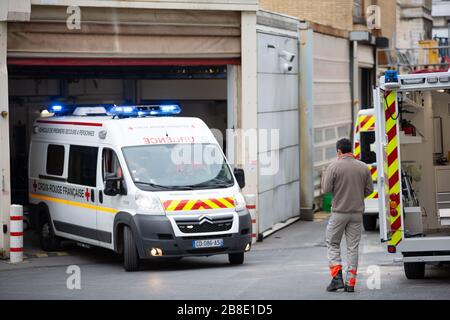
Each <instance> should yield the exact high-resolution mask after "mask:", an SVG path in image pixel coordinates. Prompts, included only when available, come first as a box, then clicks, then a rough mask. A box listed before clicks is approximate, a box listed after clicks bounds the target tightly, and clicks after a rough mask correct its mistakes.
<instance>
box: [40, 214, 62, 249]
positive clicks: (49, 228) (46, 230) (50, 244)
mask: <svg viewBox="0 0 450 320" xmlns="http://www.w3.org/2000/svg"><path fill="white" fill-rule="evenodd" d="M39 239H40V242H41V248H42V250H44V251H56V250H58V249H59V247H60V244H61V239H60V238H59V237H58V236H56V235H55V231H54V230H53V225H52V222H51V219H50V215H49V214H48V213H42V214H41V216H40V223H39Z"/></svg>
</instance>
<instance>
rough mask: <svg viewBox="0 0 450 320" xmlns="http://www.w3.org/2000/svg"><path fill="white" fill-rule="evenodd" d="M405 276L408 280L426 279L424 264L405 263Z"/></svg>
mask: <svg viewBox="0 0 450 320" xmlns="http://www.w3.org/2000/svg"><path fill="white" fill-rule="evenodd" d="M403 266H404V269H405V276H406V278H407V279H423V278H425V263H424V262H405V263H404V264H403Z"/></svg>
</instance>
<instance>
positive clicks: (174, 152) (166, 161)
mask: <svg viewBox="0 0 450 320" xmlns="http://www.w3.org/2000/svg"><path fill="white" fill-rule="evenodd" d="M123 154H124V157H125V160H126V162H127V166H128V169H129V171H130V174H131V177H132V179H133V181H134V183H135V184H136V186H137V187H138V188H140V189H143V190H152V191H153V190H190V189H215V188H227V187H231V186H233V184H234V179H233V175H232V174H231V171H230V168H229V166H228V164H227V163H226V162H225V158H224V157H223V154H222V151H221V150H220V148H219V147H218V146H217V145H214V144H158V145H143V146H142V145H141V146H133V147H124V148H123Z"/></svg>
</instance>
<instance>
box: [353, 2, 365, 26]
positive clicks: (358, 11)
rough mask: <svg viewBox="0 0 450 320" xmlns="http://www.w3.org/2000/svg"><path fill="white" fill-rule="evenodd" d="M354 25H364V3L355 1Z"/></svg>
mask: <svg viewBox="0 0 450 320" xmlns="http://www.w3.org/2000/svg"><path fill="white" fill-rule="evenodd" d="M353 23H354V24H364V23H365V19H364V1H363V0H353Z"/></svg>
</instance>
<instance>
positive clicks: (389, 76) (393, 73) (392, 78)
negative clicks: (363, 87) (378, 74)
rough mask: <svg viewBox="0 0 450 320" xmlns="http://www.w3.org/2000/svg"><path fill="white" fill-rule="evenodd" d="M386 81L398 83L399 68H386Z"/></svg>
mask: <svg viewBox="0 0 450 320" xmlns="http://www.w3.org/2000/svg"><path fill="white" fill-rule="evenodd" d="M384 82H385V83H396V82H398V72H397V70H386V72H385V73H384Z"/></svg>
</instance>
